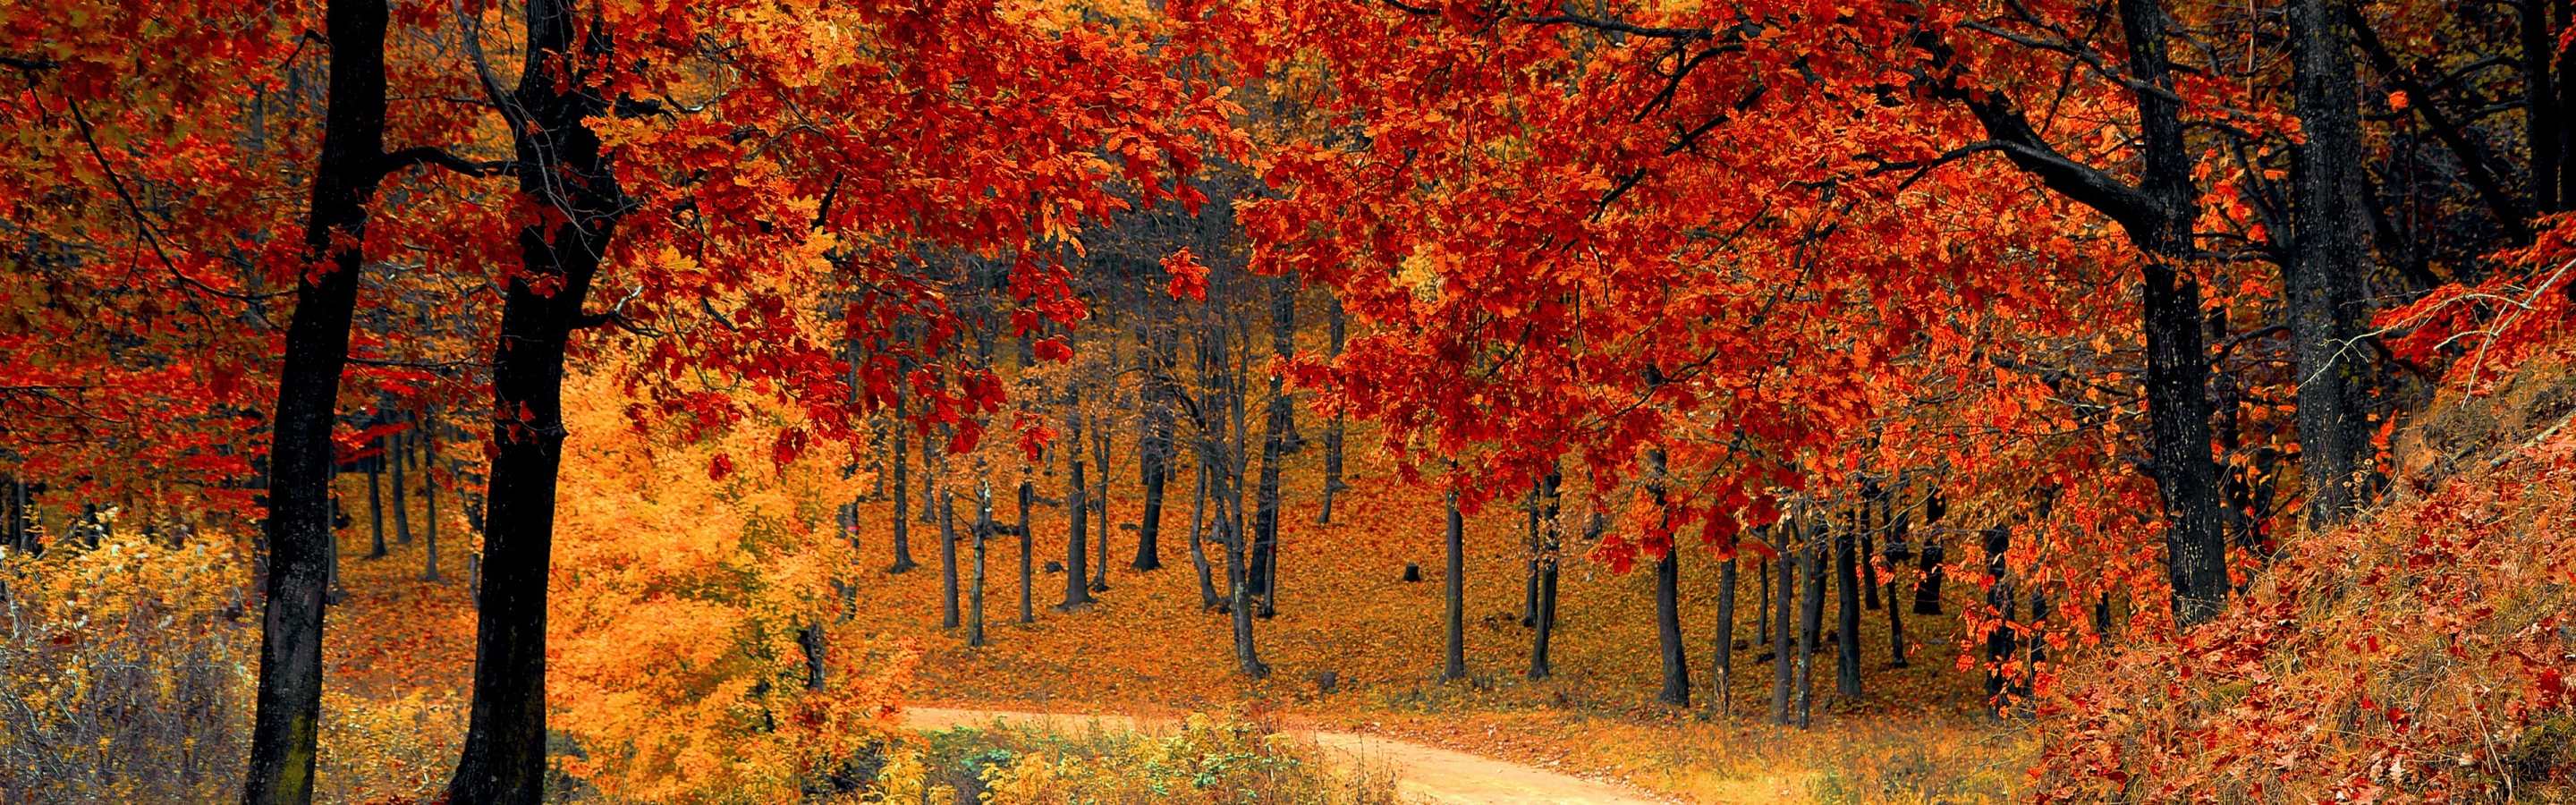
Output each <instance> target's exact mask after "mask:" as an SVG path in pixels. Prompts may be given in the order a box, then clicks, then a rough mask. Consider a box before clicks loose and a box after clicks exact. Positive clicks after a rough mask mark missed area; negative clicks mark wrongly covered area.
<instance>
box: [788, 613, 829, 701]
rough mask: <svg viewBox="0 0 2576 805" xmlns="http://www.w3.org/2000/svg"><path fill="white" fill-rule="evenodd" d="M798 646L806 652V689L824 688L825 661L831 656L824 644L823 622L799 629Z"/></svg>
mask: <svg viewBox="0 0 2576 805" xmlns="http://www.w3.org/2000/svg"><path fill="white" fill-rule="evenodd" d="M796 646H797V648H801V649H804V652H805V689H806V690H822V689H823V672H824V670H825V668H824V663H825V662H826V658H827V657H828V656H830V652H828V651H826V650H825V646H824V644H823V624H821V623H809V624H806V625H805V626H804V628H800V629H797V630H796Z"/></svg>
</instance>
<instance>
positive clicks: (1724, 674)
mask: <svg viewBox="0 0 2576 805" xmlns="http://www.w3.org/2000/svg"><path fill="white" fill-rule="evenodd" d="M1735 554H1736V549H1735V546H1733V545H1728V546H1726V558H1725V559H1724V560H1721V561H1720V562H1719V563H1718V566H1717V656H1716V657H1714V658H1712V659H1711V660H1710V663H1709V668H1710V669H1711V673H1712V674H1713V678H1712V679H1710V680H1709V686H1710V688H1711V689H1710V690H1709V703H1708V706H1709V708H1710V709H1711V710H1714V711H1716V712H1717V715H1718V717H1719V718H1728V717H1732V716H1733V715H1734V714H1735Z"/></svg>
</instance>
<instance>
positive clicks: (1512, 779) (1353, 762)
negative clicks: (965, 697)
mask: <svg viewBox="0 0 2576 805" xmlns="http://www.w3.org/2000/svg"><path fill="white" fill-rule="evenodd" d="M903 722H904V724H905V726H909V727H912V728H914V729H921V730H941V729H951V728H956V727H974V726H980V725H987V724H992V723H994V722H1007V723H1012V724H1017V725H1034V726H1040V727H1044V728H1047V729H1050V730H1055V731H1063V732H1070V731H1075V730H1081V729H1106V730H1129V731H1136V730H1143V731H1149V732H1150V731H1153V730H1155V729H1157V728H1168V727H1170V726H1171V723H1170V722H1169V721H1168V720H1146V719H1138V718H1136V717H1134V716H1127V715H1118V714H1097V715H1074V714H1062V713H1029V712H1018V711H1009V710H961V709H953V708H944V707H915V708H909V709H906V710H904V711H903ZM1286 731H1287V732H1289V733H1291V734H1293V735H1296V736H1297V737H1299V738H1302V739H1305V740H1310V741H1313V742H1314V743H1315V744H1316V745H1317V746H1319V747H1321V748H1323V749H1324V750H1325V751H1327V752H1329V753H1331V756H1332V757H1333V758H1334V759H1335V760H1336V761H1338V762H1339V763H1341V764H1342V765H1343V766H1344V768H1345V769H1346V770H1348V769H1354V768H1358V767H1361V766H1363V765H1365V766H1368V767H1371V768H1384V769H1386V770H1388V771H1390V772H1392V773H1393V774H1394V775H1395V777H1396V789H1397V791H1398V792H1399V793H1401V794H1403V795H1404V796H1405V797H1406V798H1408V799H1411V800H1414V801H1419V802H1424V803H1434V804H1436V805H1548V804H1549V803H1562V804H1563V805H1649V803H1656V802H1661V801H1663V800H1660V799H1656V798H1652V797H1650V796H1648V795H1646V794H1643V793H1640V792H1638V791H1636V790H1634V789H1632V788H1628V787H1624V786H1617V785H1610V784H1607V783H1602V782H1596V781H1592V780H1585V779H1582V778H1579V777H1575V776H1572V775H1568V774H1562V773H1558V772H1552V771H1548V770H1545V769H1539V768H1533V767H1530V766H1524V765H1521V764H1518V763H1510V762H1505V761H1499V760H1493V759H1490V758H1484V757H1479V756H1476V755H1471V754H1468V753H1465V752H1458V751H1454V750H1448V749H1440V748H1436V747H1430V746H1424V745H1422V744H1418V743H1413V742H1411V741H1402V740H1395V739H1390V738H1387V737H1385V736H1383V735H1374V734H1369V733H1357V732H1336V731H1329V730H1314V729H1301V728H1297V727H1293V726H1292V727H1288V728H1287V730H1286Z"/></svg>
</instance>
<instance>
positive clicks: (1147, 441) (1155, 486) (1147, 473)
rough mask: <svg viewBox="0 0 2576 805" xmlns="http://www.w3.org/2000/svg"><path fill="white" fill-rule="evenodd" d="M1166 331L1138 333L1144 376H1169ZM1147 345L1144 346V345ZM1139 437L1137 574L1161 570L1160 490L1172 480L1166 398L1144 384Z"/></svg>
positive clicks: (1132, 564) (1168, 402) (1169, 412)
mask: <svg viewBox="0 0 2576 805" xmlns="http://www.w3.org/2000/svg"><path fill="white" fill-rule="evenodd" d="M1171 333H1172V331H1171V329H1170V328H1168V327H1160V326H1158V327H1153V328H1150V329H1147V330H1141V331H1138V333H1137V334H1136V337H1137V340H1138V343H1137V346H1138V349H1137V350H1136V360H1137V361H1139V362H1144V363H1150V364H1151V365H1150V366H1148V367H1147V372H1146V376H1148V377H1161V376H1168V375H1170V373H1171V355H1170V348H1169V346H1168V345H1169V343H1170V342H1171V341H1172V340H1174V338H1173V336H1172V334H1171ZM1149 341H1150V342H1151V343H1148V342H1149ZM1137 401H1138V402H1140V403H1142V405H1140V406H1139V407H1140V408H1142V409H1144V410H1143V411H1142V416H1141V417H1140V418H1139V421H1140V423H1141V424H1142V426H1143V431H1144V432H1143V433H1142V434H1141V435H1140V437H1139V438H1138V439H1137V440H1136V442H1137V444H1136V465H1137V469H1138V471H1139V472H1140V473H1141V477H1140V480H1142V481H1143V482H1144V485H1145V503H1144V511H1143V512H1142V513H1141V514H1140V515H1139V516H1140V517H1141V518H1142V519H1140V520H1138V521H1137V523H1136V561H1134V562H1130V563H1128V566H1130V567H1133V568H1135V569H1136V570H1137V571H1138V572H1144V571H1149V570H1161V569H1162V568H1163V549H1162V535H1163V490H1164V488H1165V487H1166V486H1168V485H1169V481H1170V480H1171V477H1172V425H1173V422H1172V407H1171V399H1170V395H1169V393H1168V392H1167V391H1164V390H1162V389H1161V388H1160V387H1159V386H1157V385H1156V384H1151V383H1149V384H1146V386H1145V390H1144V391H1141V392H1139V393H1138V395H1137Z"/></svg>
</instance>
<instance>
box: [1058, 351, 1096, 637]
mask: <svg viewBox="0 0 2576 805" xmlns="http://www.w3.org/2000/svg"><path fill="white" fill-rule="evenodd" d="M1065 402H1066V407H1065V414H1064V430H1065V434H1066V436H1068V437H1069V438H1068V439H1066V441H1065V443H1066V444H1067V445H1069V447H1068V448H1067V449H1068V450H1069V452H1067V453H1066V454H1065V464H1066V465H1067V468H1068V469H1070V470H1071V471H1072V473H1073V477H1072V478H1071V479H1070V480H1071V481H1072V484H1073V486H1072V488H1071V489H1068V490H1066V491H1065V501H1064V515H1065V527H1064V533H1065V537H1064V603H1061V604H1057V605H1056V609H1058V610H1060V611H1065V612H1071V611H1073V610H1075V609H1079V608H1082V607H1086V606H1090V605H1091V585H1090V584H1089V583H1088V581H1089V579H1090V575H1091V570H1090V568H1088V567H1086V566H1085V564H1086V563H1087V562H1088V561H1089V559H1090V553H1089V550H1090V534H1089V533H1088V531H1089V529H1090V523H1091V502H1090V501H1089V500H1086V499H1085V497H1086V496H1087V495H1089V494H1090V493H1091V489H1090V482H1089V480H1088V479H1086V478H1084V477H1083V469H1082V400H1081V396H1080V392H1079V390H1077V391H1075V392H1073V393H1070V394H1067V395H1066V398H1065Z"/></svg>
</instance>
